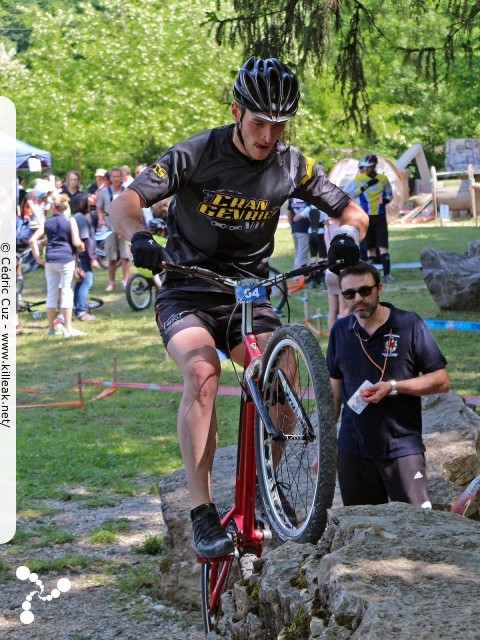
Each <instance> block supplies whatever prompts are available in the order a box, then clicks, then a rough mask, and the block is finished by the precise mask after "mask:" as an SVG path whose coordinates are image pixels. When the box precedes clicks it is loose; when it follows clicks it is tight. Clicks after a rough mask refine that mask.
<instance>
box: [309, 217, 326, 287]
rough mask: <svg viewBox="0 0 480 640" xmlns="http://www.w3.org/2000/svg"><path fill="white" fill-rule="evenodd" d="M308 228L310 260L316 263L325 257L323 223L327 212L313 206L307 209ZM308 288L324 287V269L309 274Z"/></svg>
mask: <svg viewBox="0 0 480 640" xmlns="http://www.w3.org/2000/svg"><path fill="white" fill-rule="evenodd" d="M308 217H309V220H310V228H309V230H308V233H309V236H308V247H309V250H310V262H311V264H316V263H317V262H319V261H320V260H323V259H324V258H326V257H327V249H326V247H325V223H326V222H327V221H328V220H330V218H329V217H328V216H327V214H326V213H325V212H323V211H320V210H319V209H316V208H315V207H310V210H309V215H308ZM308 286H309V288H312V289H313V288H315V287H316V286H319V287H323V288H325V271H323V270H322V271H314V272H313V273H312V274H310V277H309V282H308Z"/></svg>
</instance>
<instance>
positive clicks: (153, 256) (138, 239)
mask: <svg viewBox="0 0 480 640" xmlns="http://www.w3.org/2000/svg"><path fill="white" fill-rule="evenodd" d="M131 243H132V247H131V249H132V255H133V264H134V265H135V266H136V267H142V268H144V269H150V271H151V272H152V273H153V274H154V275H155V274H156V273H160V272H161V271H162V267H161V265H160V263H161V262H172V259H171V258H170V256H169V255H168V253H167V252H166V251H165V249H164V248H163V247H161V246H160V245H159V244H158V243H157V242H155V240H154V239H153V236H152V234H151V233H148V231H137V233H134V234H133V236H132V239H131Z"/></svg>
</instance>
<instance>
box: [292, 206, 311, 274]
mask: <svg viewBox="0 0 480 640" xmlns="http://www.w3.org/2000/svg"><path fill="white" fill-rule="evenodd" d="M287 211H288V219H289V221H290V226H291V227H292V237H293V250H294V256H293V268H294V269H298V268H299V267H301V266H302V265H304V264H307V262H308V250H309V235H308V230H309V228H310V217H309V213H310V205H307V203H306V202H304V201H303V200H300V199H299V198H290V199H289V201H288V208H287ZM295 280H296V281H297V282H300V281H301V282H302V283H303V281H304V278H303V276H301V277H297V278H295ZM302 286H303V285H302Z"/></svg>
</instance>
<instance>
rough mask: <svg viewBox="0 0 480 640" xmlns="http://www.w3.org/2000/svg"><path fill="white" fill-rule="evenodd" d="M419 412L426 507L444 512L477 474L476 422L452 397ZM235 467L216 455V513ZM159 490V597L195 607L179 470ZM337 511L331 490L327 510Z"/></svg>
mask: <svg viewBox="0 0 480 640" xmlns="http://www.w3.org/2000/svg"><path fill="white" fill-rule="evenodd" d="M422 409H423V410H422V415H423V423H424V433H425V444H426V447H427V471H428V476H429V485H430V489H431V497H432V504H433V505H434V508H435V509H439V510H444V511H448V510H450V508H451V506H452V504H453V503H454V502H455V500H456V499H457V498H458V496H459V495H460V493H461V491H462V489H463V488H465V487H466V486H467V485H468V483H469V482H470V481H471V480H472V479H473V478H474V477H475V476H476V475H478V474H479V473H480V418H479V417H478V416H477V414H476V413H475V412H474V411H472V410H471V409H469V408H468V407H467V406H466V405H465V404H464V402H463V401H462V399H461V397H460V396H458V395H457V394H455V393H454V392H449V393H447V394H441V395H435V396H429V397H426V398H423V399H422ZM235 464H236V446H231V447H226V448H224V449H220V450H219V451H218V452H217V454H216V456H215V464H214V471H213V478H212V489H213V496H214V499H215V501H216V504H217V506H218V507H220V508H221V507H229V506H231V503H232V499H233V493H234V478H233V475H234V469H235ZM159 491H160V496H161V501H162V511H163V518H164V521H165V524H166V526H167V529H168V534H167V535H166V537H165V545H166V549H167V553H168V555H169V556H170V558H171V563H170V564H167V565H166V568H165V569H164V572H163V573H162V575H161V578H160V580H161V587H160V593H161V597H163V598H165V599H167V600H170V601H176V602H180V603H187V602H188V601H189V602H192V601H195V602H197V603H200V601H201V593H200V565H198V564H197V563H196V562H195V556H194V552H193V549H192V547H191V524H190V510H189V497H188V491H187V488H186V482H185V474H184V471H183V469H179V470H177V471H175V472H174V473H172V474H171V475H169V476H164V477H163V478H161V480H160V483H159ZM341 506H342V501H341V497H340V494H339V491H338V486H337V489H336V492H335V498H334V502H333V507H334V508H337V507H341ZM479 507H480V495H478V494H477V497H476V500H475V501H474V502H472V504H471V505H470V507H469V511H468V512H467V515H469V514H470V515H473V514H476V513H478V511H479ZM274 546H275V545H270V547H267V548H266V551H269V549H272V548H273V547H274ZM479 637H480V636H479ZM432 640H433V639H432Z"/></svg>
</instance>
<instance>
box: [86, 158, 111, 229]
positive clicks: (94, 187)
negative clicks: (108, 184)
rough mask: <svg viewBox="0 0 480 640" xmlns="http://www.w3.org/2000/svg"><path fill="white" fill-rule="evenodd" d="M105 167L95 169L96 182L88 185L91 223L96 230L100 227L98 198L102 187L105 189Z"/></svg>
mask: <svg viewBox="0 0 480 640" xmlns="http://www.w3.org/2000/svg"><path fill="white" fill-rule="evenodd" d="M106 173H107V172H106V170H105V169H97V170H96V171H95V182H92V183H91V184H89V185H88V187H87V194H88V204H89V207H90V216H91V223H92V225H93V228H94V229H95V230H96V229H97V227H98V216H97V200H98V192H99V191H100V189H103V187H104V186H105V175H106Z"/></svg>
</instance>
